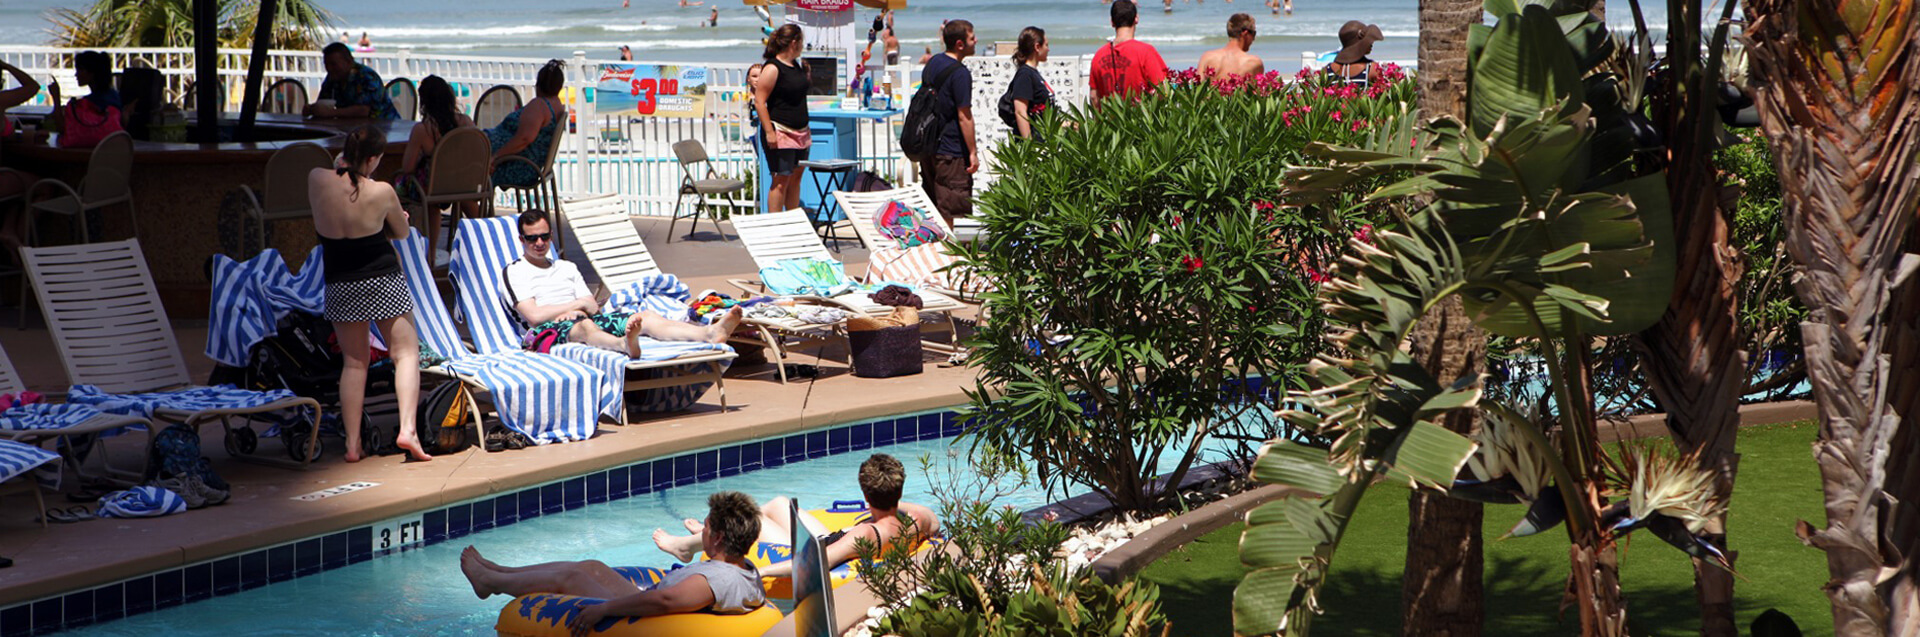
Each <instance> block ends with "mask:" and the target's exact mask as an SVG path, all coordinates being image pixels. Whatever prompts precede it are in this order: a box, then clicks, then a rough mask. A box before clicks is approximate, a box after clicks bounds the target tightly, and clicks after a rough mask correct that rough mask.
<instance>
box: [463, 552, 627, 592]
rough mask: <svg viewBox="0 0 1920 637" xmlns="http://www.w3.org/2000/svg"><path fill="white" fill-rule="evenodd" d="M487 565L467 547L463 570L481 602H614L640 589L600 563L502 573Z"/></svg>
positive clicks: (554, 564) (553, 565) (557, 564)
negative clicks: (532, 596)
mask: <svg viewBox="0 0 1920 637" xmlns="http://www.w3.org/2000/svg"><path fill="white" fill-rule="evenodd" d="M486 564H487V562H486V560H485V558H482V557H480V552H479V551H476V550H474V549H473V547H467V550H465V551H462V552H461V554H460V571H461V573H463V574H465V575H466V576H467V583H468V584H471V585H472V586H473V594H474V596H476V597H479V598H480V599H486V598H488V597H491V596H493V595H496V594H505V595H512V596H515V597H518V596H521V595H526V594H528V593H558V594H561V595H578V596H581V597H598V598H600V599H613V598H615V597H620V596H622V595H627V594H631V593H633V592H634V591H635V590H638V589H637V588H636V587H635V586H634V585H633V583H631V582H628V581H627V578H624V577H621V576H620V574H619V573H617V572H615V571H614V570H613V568H612V567H609V566H607V565H606V564H604V563H602V562H600V561H597V560H587V561H584V562H548V563H545V564H535V565H532V566H525V567H521V568H519V569H517V570H498V569H493V568H488V567H487V566H486Z"/></svg>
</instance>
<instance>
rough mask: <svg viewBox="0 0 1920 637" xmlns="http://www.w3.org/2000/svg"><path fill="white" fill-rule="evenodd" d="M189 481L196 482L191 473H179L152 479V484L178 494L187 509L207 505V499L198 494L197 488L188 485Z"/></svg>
mask: <svg viewBox="0 0 1920 637" xmlns="http://www.w3.org/2000/svg"><path fill="white" fill-rule="evenodd" d="M189 481H192V482H198V480H195V479H194V476H193V475H192V474H181V475H177V476H174V477H171V478H165V479H161V480H154V481H153V483H152V484H153V486H156V487H160V488H162V489H166V490H168V491H172V492H173V493H174V494H175V495H178V496H180V499H181V500H185V501H186V503H187V508H189V509H198V508H200V507H203V506H207V499H206V498H205V497H202V496H201V495H200V491H199V490H198V489H194V488H192V487H190V486H188V482H189Z"/></svg>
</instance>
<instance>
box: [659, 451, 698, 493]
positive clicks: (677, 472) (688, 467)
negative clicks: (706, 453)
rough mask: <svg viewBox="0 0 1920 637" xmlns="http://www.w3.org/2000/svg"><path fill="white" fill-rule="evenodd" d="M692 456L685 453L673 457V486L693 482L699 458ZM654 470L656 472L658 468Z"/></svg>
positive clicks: (696, 473)
mask: <svg viewBox="0 0 1920 637" xmlns="http://www.w3.org/2000/svg"><path fill="white" fill-rule="evenodd" d="M693 456H694V454H687V455H684V456H680V457H677V458H674V459H673V486H676V487H684V486H687V485H689V484H693V481H694V478H695V477H697V476H698V475H699V471H700V468H699V464H698V463H699V460H698V459H696V458H694V457H693ZM654 472H655V473H658V472H659V470H658V469H655V470H654Z"/></svg>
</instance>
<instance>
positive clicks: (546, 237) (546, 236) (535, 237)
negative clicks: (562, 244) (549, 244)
mask: <svg viewBox="0 0 1920 637" xmlns="http://www.w3.org/2000/svg"><path fill="white" fill-rule="evenodd" d="M520 240H521V241H525V242H527V243H534V242H538V241H552V240H553V233H551V232H542V233H540V234H523V235H520Z"/></svg>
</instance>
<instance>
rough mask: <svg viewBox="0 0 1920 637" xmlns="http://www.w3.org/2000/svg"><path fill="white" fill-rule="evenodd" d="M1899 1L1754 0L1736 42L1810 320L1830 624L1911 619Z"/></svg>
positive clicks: (1908, 38) (1904, 12)
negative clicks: (1742, 41)
mask: <svg viewBox="0 0 1920 637" xmlns="http://www.w3.org/2000/svg"><path fill="white" fill-rule="evenodd" d="M1914 10H1915V7H1914V3H1913V2H1912V0H1887V1H1885V2H1878V3H1856V2H1845V1H1843V0H1751V1H1750V2H1748V3H1747V18H1748V26H1747V29H1746V41H1747V47H1748V55H1749V60H1750V61H1751V65H1752V73H1753V76H1754V78H1755V80H1756V81H1755V82H1754V88H1755V89H1756V90H1755V93H1756V95H1755V98H1756V102H1757V103H1758V106H1759V110H1760V121H1761V125H1762V127H1763V129H1764V131H1765V132H1766V135H1767V139H1768V144H1769V145H1770V146H1771V147H1772V149H1773V152H1774V157H1775V161H1776V162H1777V164H1778V166H1779V173H1780V185H1781V189H1782V191H1783V195H1784V198H1785V200H1786V211H1785V212H1786V214H1785V223H1786V227H1787V251H1788V253H1789V254H1791V255H1792V256H1793V259H1794V261H1796V262H1798V263H1799V265H1800V267H1801V268H1802V272H1801V277H1800V280H1799V282H1798V283H1797V285H1796V288H1797V291H1798V292H1799V295H1800V299H1801V300H1802V301H1803V302H1804V303H1805V304H1806V306H1807V308H1808V310H1809V313H1810V317H1809V321H1808V322H1807V323H1806V324H1804V325H1803V326H1802V330H1801V331H1802V338H1803V340H1804V341H1805V345H1806V348H1807V352H1806V357H1807V376H1808V379H1809V380H1810V381H1812V385H1813V395H1814V400H1815V402H1816V403H1817V404H1818V405H1819V408H1820V419H1821V423H1820V437H1819V440H1818V441H1817V442H1815V443H1814V458H1815V459H1816V460H1818V462H1819V463H1820V475H1821V479H1822V488H1823V490H1824V491H1825V492H1826V520H1827V523H1826V527H1825V528H1815V527H1814V526H1813V525H1812V524H1811V523H1808V522H1806V521H1802V522H1800V523H1799V527H1798V531H1799V534H1800V537H1801V538H1803V539H1805V541H1806V542H1807V543H1808V544H1811V545H1812V546H1814V547H1817V548H1819V549H1821V550H1823V551H1826V553H1827V570H1828V573H1829V574H1830V575H1831V579H1830V580H1829V581H1828V582H1827V583H1826V585H1825V586H1823V588H1824V590H1825V591H1826V593H1827V596H1828V598H1829V602H1830V603H1831V605H1832V608H1833V621H1834V633H1835V634H1837V635H1849V636H1850V635H1885V634H1899V635H1912V634H1915V633H1916V632H1920V594H1916V587H1920V575H1917V574H1916V571H1915V569H1916V568H1920V567H1917V566H1916V562H1915V559H1916V558H1915V556H1916V555H1920V508H1916V503H1920V425H1916V424H1915V419H1917V418H1920V387H1917V386H1916V385H1920V277H1915V276H1913V275H1914V270H1915V268H1917V267H1920V263H1917V262H1916V261H1917V260H1916V257H1914V255H1913V254H1912V253H1913V252H1914V251H1915V250H1920V237H1916V236H1915V227H1916V225H1915V220H1914V217H1915V214H1916V207H1917V206H1920V163H1916V159H1920V128H1916V127H1915V126H1914V122H1916V121H1920V95H1917V94H1915V93H1914V92H1913V88H1912V87H1913V86H1915V85H1916V84H1920V16H1916V15H1915V14H1914Z"/></svg>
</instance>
